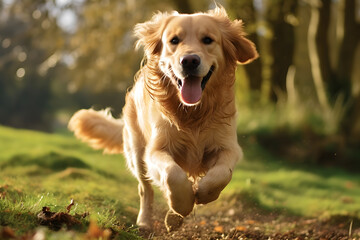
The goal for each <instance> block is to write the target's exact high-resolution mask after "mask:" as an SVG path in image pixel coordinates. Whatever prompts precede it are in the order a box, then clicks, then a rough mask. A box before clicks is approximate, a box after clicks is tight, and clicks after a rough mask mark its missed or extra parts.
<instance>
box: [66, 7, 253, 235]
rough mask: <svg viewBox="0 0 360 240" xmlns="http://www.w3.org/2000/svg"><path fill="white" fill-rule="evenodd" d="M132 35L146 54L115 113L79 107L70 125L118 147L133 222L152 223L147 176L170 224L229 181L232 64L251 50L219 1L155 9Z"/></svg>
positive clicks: (94, 142) (235, 148) (100, 143)
mask: <svg viewBox="0 0 360 240" xmlns="http://www.w3.org/2000/svg"><path fill="white" fill-rule="evenodd" d="M135 35H136V37H137V38H138V42H137V47H144V51H145V59H146V60H145V62H144V66H143V67H142V68H141V69H140V71H139V72H138V73H137V75H136V77H135V84H134V87H133V88H132V90H131V91H129V92H128V93H127V96H126V104H125V107H124V109H123V116H122V118H121V119H113V118H112V117H111V116H110V114H109V113H108V112H107V111H99V112H97V111H94V110H91V109H90V110H80V111H79V112H77V113H75V114H74V116H73V117H72V119H71V120H70V122H69V128H70V129H71V130H72V131H74V132H75V135H76V136H77V137H78V138H80V139H82V140H83V141H86V142H88V143H89V144H90V145H91V146H92V147H94V148H96V149H104V150H105V152H109V153H120V152H122V151H123V152H124V154H125V156H126V159H127V162H128V166H129V168H130V170H131V171H132V173H133V174H134V175H135V177H136V178H137V179H138V180H139V195H140V212H139V215H138V219H137V224H138V225H139V226H140V227H143V228H151V227H152V221H151V215H152V203H153V190H152V187H151V184H152V183H153V184H156V185H158V186H159V187H160V188H161V189H162V191H163V192H164V195H165V197H166V198H167V200H168V204H169V208H170V213H171V214H173V215H171V214H170V215H168V217H167V219H166V225H167V227H168V229H173V228H175V227H176V226H172V225H173V223H172V221H171V217H174V216H177V217H179V218H182V217H185V216H186V215H188V214H189V213H190V212H191V211H192V209H193V206H194V204H205V203H208V202H211V201H214V200H216V199H217V198H218V196H219V194H220V192H221V191H222V189H223V188H224V187H225V186H226V185H227V184H228V183H229V181H230V180H231V176H232V171H233V169H234V167H235V163H236V162H237V161H238V160H239V159H240V158H241V156H242V151H241V148H240V147H239V145H238V143H237V135H236V108H235V99H234V81H235V68H236V64H237V63H242V64H245V63H248V62H251V61H252V60H253V59H255V58H257V56H258V55H257V52H256V49H255V46H254V44H253V43H252V42H250V41H249V40H247V39H246V38H245V37H244V32H243V29H242V22H241V21H240V20H235V21H231V20H230V19H229V18H228V16H227V14H226V12H225V10H224V9H223V8H221V7H217V8H215V9H214V10H211V11H209V12H207V13H197V14H188V15H187V14H178V13H173V14H164V13H158V14H156V15H154V17H153V18H152V19H151V20H150V21H148V22H145V23H141V24H138V25H137V26H136V27H135ZM194 56H195V57H194ZM185 58H186V61H184V59H185ZM188 59H190V61H187V60H188ZM189 62H190V65H187V64H188V63H189ZM189 68H190V70H189ZM209 76H210V77H209ZM208 77H209V78H208ZM205 79H208V81H207V83H204V84H205V87H204V88H203V85H202V84H203V82H204V81H205ZM200 81H201V89H202V90H200V87H199V86H200V85H199V84H200ZM189 96H190V97H189Z"/></svg>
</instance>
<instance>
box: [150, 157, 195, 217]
mask: <svg viewBox="0 0 360 240" xmlns="http://www.w3.org/2000/svg"><path fill="white" fill-rule="evenodd" d="M149 160H150V161H149V162H150V163H151V164H148V171H149V176H150V177H151V178H153V180H154V182H155V183H157V184H158V185H160V187H161V188H162V190H163V192H164V193H165V195H166V197H167V200H168V204H169V207H170V209H171V210H173V211H174V212H175V213H178V214H180V215H181V216H183V217H185V216H187V215H189V214H190V212H191V211H192V209H193V207H194V202H195V195H194V192H193V189H192V183H191V182H190V181H189V179H188V177H187V174H186V173H185V172H184V170H183V169H182V168H181V167H180V166H179V165H178V164H177V163H176V162H175V161H174V160H173V158H172V157H171V156H170V155H169V154H168V153H167V152H165V151H153V152H151V153H150V154H149Z"/></svg>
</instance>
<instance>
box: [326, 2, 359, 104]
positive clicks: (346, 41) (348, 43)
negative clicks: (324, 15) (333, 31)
mask: <svg viewBox="0 0 360 240" xmlns="http://www.w3.org/2000/svg"><path fill="white" fill-rule="evenodd" d="M355 10H356V5H355V0H344V11H343V18H344V21H343V23H344V25H343V29H344V35H343V40H342V43H341V46H340V51H339V55H338V62H337V69H336V78H334V79H333V81H332V82H331V85H330V86H329V87H330V94H331V97H332V98H336V97H337V96H338V95H339V94H344V100H345V101H347V100H349V99H350V98H351V74H352V72H353V67H354V61H355V59H354V56H355V52H356V51H355V50H356V47H357V45H358V44H359V40H360V24H359V23H357V22H356V18H355V14H356V13H355Z"/></svg>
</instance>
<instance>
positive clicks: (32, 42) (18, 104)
mask: <svg viewBox="0 0 360 240" xmlns="http://www.w3.org/2000/svg"><path fill="white" fill-rule="evenodd" d="M45 3H46V1H41V0H38V1H31V0H24V1H20V0H15V1H14V2H13V3H12V4H11V5H6V4H4V3H3V7H2V8H1V9H0V11H1V13H0V15H1V21H0V32H1V35H0V45H1V47H0V106H1V107H0V123H2V124H6V125H11V126H15V127H23V128H34V129H42V130H49V129H50V126H51V124H52V123H51V122H52V110H51V108H50V99H51V94H52V93H51V79H52V77H53V76H54V75H53V74H54V73H55V69H53V67H55V65H56V63H57V62H58V58H57V52H58V51H59V49H61V48H62V46H63V43H64V42H63V40H62V36H61V31H60V29H59V28H58V26H57V24H56V23H55V19H53V18H51V17H50V15H49V12H48V10H47V9H46V7H45Z"/></svg>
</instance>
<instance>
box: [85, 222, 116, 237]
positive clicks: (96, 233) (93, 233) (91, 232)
mask: <svg viewBox="0 0 360 240" xmlns="http://www.w3.org/2000/svg"><path fill="white" fill-rule="evenodd" d="M110 236H111V231H110V230H109V229H101V228H100V227H99V226H98V225H97V224H96V222H95V221H94V220H91V221H90V225H89V229H88V231H87V233H86V237H87V238H88V239H99V238H101V239H104V240H106V239H109V237H110Z"/></svg>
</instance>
